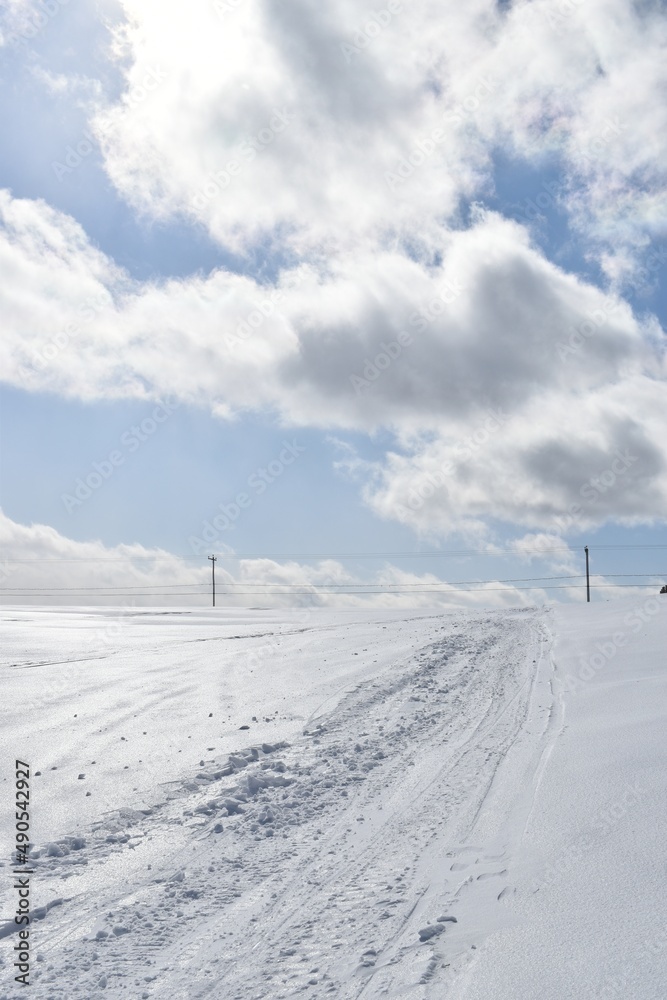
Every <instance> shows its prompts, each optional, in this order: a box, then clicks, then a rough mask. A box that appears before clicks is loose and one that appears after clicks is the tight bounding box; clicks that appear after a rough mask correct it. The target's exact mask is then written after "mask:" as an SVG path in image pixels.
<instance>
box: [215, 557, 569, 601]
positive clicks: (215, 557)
mask: <svg viewBox="0 0 667 1000" xmlns="http://www.w3.org/2000/svg"><path fill="white" fill-rule="evenodd" d="M586 551H587V552H588V549H587V550H586ZM208 558H209V560H210V562H211V579H212V581H213V607H215V562H216V559H217V556H209V557H208Z"/></svg>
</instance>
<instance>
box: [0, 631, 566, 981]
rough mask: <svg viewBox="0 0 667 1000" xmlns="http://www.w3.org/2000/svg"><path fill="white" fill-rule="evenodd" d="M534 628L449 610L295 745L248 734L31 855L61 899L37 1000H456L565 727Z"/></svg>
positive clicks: (506, 906)
mask: <svg viewBox="0 0 667 1000" xmlns="http://www.w3.org/2000/svg"><path fill="white" fill-rule="evenodd" d="M547 618H548V614H547V613H544V612H535V611H525V612H503V613H496V614H488V613H487V614H470V613H469V614H466V615H463V616H461V618H460V619H459V621H458V623H454V622H453V621H452V619H451V617H450V616H447V617H444V616H443V619H442V621H443V624H442V626H441V627H440V633H441V637H440V638H437V639H435V641H432V642H430V643H429V644H428V645H426V646H424V648H421V649H417V650H415V652H414V655H412V656H411V657H409V658H408V659H405V660H400V661H398V662H396V663H395V664H394V665H393V668H392V670H391V671H389V672H385V673H383V674H382V676H381V677H380V678H378V679H376V680H374V681H368V682H366V683H363V684H359V685H357V686H356V687H354V689H351V690H349V691H348V693H347V694H346V695H345V696H344V697H343V699H342V700H339V701H337V703H336V704H335V706H334V707H333V708H332V709H331V710H330V711H326V704H325V705H324V706H322V707H321V708H320V710H319V711H318V712H317V713H314V715H313V717H312V718H311V719H310V720H309V721H308V722H307V724H306V725H305V727H304V730H303V734H302V736H301V737H300V738H299V739H298V740H296V741H292V744H291V745H281V744H280V743H278V744H266V743H265V744H263V745H262V744H252V745H244V744H243V743H242V742H241V741H240V742H239V746H238V750H237V751H236V752H235V753H233V754H231V755H229V757H226V758H224V759H222V760H213V759H210V760H207V761H204V762H202V766H201V767H200V769H199V770H198V771H197V772H194V773H193V774H192V776H191V778H190V779H189V780H186V781H179V782H172V783H170V784H168V785H167V786H165V787H164V789H162V791H163V794H162V796H160V795H158V794H157V790H156V796H155V805H154V806H152V807H151V808H150V809H146V810H143V811H140V810H122V809H121V810H114V811H113V812H111V813H110V814H108V815H107V816H105V817H103V819H102V820H100V821H98V822H97V823H95V824H94V825H93V826H92V828H91V829H90V830H89V831H88V832H87V833H86V835H85V836H84V838H83V840H84V841H85V843H84V844H82V843H81V841H80V840H77V841H76V842H75V841H73V839H72V838H69V839H68V838H63V839H61V840H60V841H59V842H57V843H55V844H53V845H51V846H50V847H47V846H46V845H42V849H41V850H40V851H38V852H37V854H38V856H35V858H34V862H35V867H36V869H37V873H38V874H37V876H36V878H39V879H40V880H42V881H45V880H48V881H49V883H50V884H51V885H52V886H53V890H52V896H54V897H56V898H58V897H60V898H62V899H63V903H62V905H60V906H58V907H57V908H54V909H53V910H51V911H50V912H49V913H48V915H47V917H46V919H45V920H44V923H43V925H42V926H41V927H40V949H39V950H40V951H41V953H42V955H43V957H44V961H43V962H42V963H40V964H39V966H38V967H37V968H38V973H41V974H38V976H37V977H36V978H34V985H33V987H32V996H33V997H34V1000H46V998H53V1000H64V998H67V1000H83V998H85V1000H88V998H89V997H91V996H96V995H98V994H99V995H101V994H102V992H103V994H104V995H105V996H107V997H110V998H118V1000H120V998H130V997H131V998H135V997H147V998H148V997H166V998H169V1000H172V998H178V1000H181V998H182V1000H186V998H187V1000H197V998H210V997H219V996H223V995H224V996H225V998H229V1000H233V998H237V1000H260V998H263V997H266V998H279V997H290V996H293V995H297V994H300V993H301V992H303V993H305V995H306V996H308V997H309V998H310V997H312V998H320V997H325V996H336V997H341V998H345V1000H347V998H350V1000H352V998H355V1000H356V998H364V1000H371V998H374V997H380V996H386V997H398V996H409V997H413V996H414V997H423V998H427V997H443V996H448V995H449V990H450V989H454V987H455V984H456V982H457V981H458V979H459V978H460V977H465V975H466V970H467V969H468V968H469V965H470V963H471V962H473V961H474V957H475V949H476V946H477V944H479V943H480V942H481V941H482V940H483V938H484V936H485V935H486V934H488V933H491V932H492V931H493V930H495V929H497V928H498V927H500V926H502V924H503V922H506V921H508V920H510V919H511V898H512V891H513V889H512V864H513V856H514V852H515V850H516V847H517V845H518V843H519V841H520V837H521V833H522V831H523V829H524V827H525V824H526V822H527V819H528V815H529V813H530V808H531V804H532V797H533V794H534V791H535V788H536V785H537V782H538V781H539V776H540V773H541V766H542V763H543V760H544V759H545V757H546V755H547V754H548V752H549V748H550V746H551V744H552V741H553V738H554V737H555V735H556V734H557V732H558V729H559V726H560V712H561V708H560V701H559V699H558V696H557V689H556V688H555V687H554V684H555V679H554V677H553V671H552V667H551V663H550V659H549V657H548V655H546V649H547V646H548V639H549V636H548V629H547V626H546V621H547ZM332 640H334V641H335V636H332ZM420 932H421V933H420ZM35 968H36V966H33V969H35ZM42 970H43V971H42ZM0 996H1V994H0Z"/></svg>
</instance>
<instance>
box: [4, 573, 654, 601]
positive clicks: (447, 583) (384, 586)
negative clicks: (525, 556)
mask: <svg viewBox="0 0 667 1000" xmlns="http://www.w3.org/2000/svg"><path fill="white" fill-rule="evenodd" d="M600 575H603V574H600ZM604 575H605V576H609V577H613V578H614V579H637V578H640V577H642V578H643V577H657V578H660V579H662V578H663V577H664V576H666V575H667V573H664V572H659V571H656V572H651V573H606V574H604ZM583 579H584V575H583V574H577V575H576V576H521V577H513V578H509V579H506V580H442V581H434V580H429V581H425V582H423V583H380V582H377V581H375V582H373V583H359V582H358V581H354V582H350V583H345V582H341V583H281V582H278V581H274V582H272V583H260V582H254V581H252V582H251V581H246V582H240V581H231V582H227V583H222V584H219V585H218V587H221V586H222V587H225V588H227V589H229V588H234V587H248V586H251V587H257V588H260V587H261V588H265V589H270V588H275V587H282V588H283V589H297V588H299V587H304V586H308V587H310V588H311V589H313V590H322V589H323V588H349V587H357V588H363V589H368V588H374V589H376V590H377V589H380V590H391V589H394V590H405V591H407V590H411V589H418V588H420V587H421V588H423V587H430V588H432V587H434V586H438V585H439V586H441V587H458V586H467V585H468V584H487V583H535V584H538V586H539V585H540V583H541V581H546V582H551V581H554V580H583ZM650 583H651V581H649V582H647V583H646V584H636V586H650ZM147 586H150V587H152V588H153V590H167V591H168V590H169V589H170V588H173V587H180V588H184V587H191V588H200V589H199V590H198V591H197V593H205V591H204V590H203V589H201V588H202V587H203V586H204V585H203V584H202V583H164V584H154V583H152V582H151V583H148V584H141V585H138V586H129V587H125V586H112V585H109V586H107V587H88V586H86V585H85V584H82V585H80V586H78V587H52V588H50V590H49V592H50V593H80V592H82V591H83V592H85V593H102V592H104V593H111V594H112V593H118V592H121V593H125V592H126V591H140V590H144V589H145V588H146V587H147ZM597 586H602V585H601V584H598V585H597ZM610 586H611V585H610ZM619 586H630V584H619ZM43 589H45V588H41V587H39V588H38V587H0V593H23V592H32V591H35V590H40V591H41V590H43ZM516 589H517V590H518V589H521V588H518V587H517V588H516ZM526 589H529V590H531V589H535V588H530V587H529V588H526ZM541 589H548V588H546V587H542V588H541ZM332 592H334V591H332ZM157 596H159V595H157ZM164 596H165V597H168V596H170V594H169V593H166V594H165V595H164ZM171 596H173V595H171ZM185 596H187V595H185Z"/></svg>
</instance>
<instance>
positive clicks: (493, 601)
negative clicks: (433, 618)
mask: <svg viewBox="0 0 667 1000" xmlns="http://www.w3.org/2000/svg"><path fill="white" fill-rule="evenodd" d="M0 545H1V547H2V552H3V561H2V563H0V595H1V597H2V601H3V603H4V604H12V605H14V604H53V605H98V604H102V605H110V606H116V607H120V608H122V609H124V610H125V611H129V610H130V609H131V608H133V607H147V606H148V607H154V606H156V605H157V606H160V605H167V606H173V605H181V606H185V607H205V606H208V593H209V590H208V588H209V586H210V579H211V576H210V564H208V563H207V562H206V560H205V559H204V557H202V562H203V563H204V565H203V566H202V565H199V564H196V563H195V564H193V562H192V561H186V560H183V559H181V558H179V557H178V556H174V555H172V554H170V553H168V552H165V551H164V550H163V549H147V548H145V547H144V546H142V545H138V544H134V545H117V546H106V545H103V544H102V543H101V542H99V541H92V542H77V541H73V540H72V539H69V538H67V537H65V536H64V535H61V534H59V533H58V532H57V531H55V530H54V529H53V528H51V527H48V526H46V525H40V524H33V525H29V526H28V525H22V524H18V523H16V522H15V521H12V520H11V519H10V518H8V517H7V516H6V515H5V514H3V513H2V512H1V511H0ZM224 562H225V563H226V565H223V558H222V556H221V557H220V559H219V561H218V563H217V568H216V591H217V594H218V603H219V605H220V606H221V607H223V606H224V607H258V606H261V607H304V608H308V607H369V606H370V607H377V608H412V607H451V606H465V607H475V606H485V607H488V606H492V607H514V606H525V605H526V604H531V603H542V602H544V600H545V599H546V594H545V592H544V591H542V590H540V589H539V588H538V587H536V588H534V589H531V590H529V591H526V590H523V591H522V590H517V589H516V588H515V587H513V586H511V585H509V584H504V583H489V584H484V585H479V589H477V590H471V592H470V593H462V592H461V589H460V588H459V589H457V588H456V587H454V586H450V585H448V584H446V583H443V581H442V580H440V579H439V578H438V577H436V576H434V575H433V574H431V573H425V574H422V575H419V576H418V575H416V574H413V573H408V572H405V571H403V570H400V569H398V568H397V567H395V566H387V567H385V568H384V569H381V570H379V571H378V572H377V573H376V574H374V575H373V576H371V577H367V578H365V579H363V580H361V579H359V578H357V577H355V576H354V575H352V574H351V573H349V572H348V571H347V570H346V569H344V567H343V566H341V564H340V563H338V562H336V561H334V560H323V561H321V562H319V563H318V564H316V565H302V564H300V563H296V562H288V563H276V562H274V561H273V560H271V559H241V560H236V559H234V558H233V556H231V555H230V554H226V556H225V560H224ZM46 580H48V583H47V582H45V581H46ZM165 581H173V585H172V584H168V585H166V584H165Z"/></svg>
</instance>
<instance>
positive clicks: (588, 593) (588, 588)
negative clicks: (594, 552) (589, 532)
mask: <svg viewBox="0 0 667 1000" xmlns="http://www.w3.org/2000/svg"><path fill="white" fill-rule="evenodd" d="M584 552H585V553H586V600H587V602H588V603H589V604H590V600H591V576H590V573H589V571H588V546H587V545H584Z"/></svg>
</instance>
